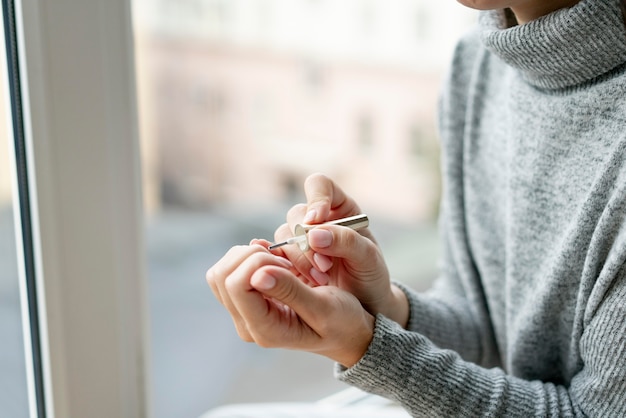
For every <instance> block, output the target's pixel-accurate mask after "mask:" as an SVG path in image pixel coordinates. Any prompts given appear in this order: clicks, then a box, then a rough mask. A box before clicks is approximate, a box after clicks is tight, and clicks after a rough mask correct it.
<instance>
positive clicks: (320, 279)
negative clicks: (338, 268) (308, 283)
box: [309, 268, 330, 286]
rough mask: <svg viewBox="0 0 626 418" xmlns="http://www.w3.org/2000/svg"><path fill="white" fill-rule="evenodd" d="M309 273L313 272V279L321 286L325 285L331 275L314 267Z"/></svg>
mask: <svg viewBox="0 0 626 418" xmlns="http://www.w3.org/2000/svg"><path fill="white" fill-rule="evenodd" d="M309 273H310V274H311V277H312V278H313V280H315V282H316V283H317V284H318V285H320V286H325V285H327V284H328V282H329V281H330V276H329V275H328V274H326V273H322V272H321V271H319V270H317V269H314V268H313V269H311V270H310V271H309Z"/></svg>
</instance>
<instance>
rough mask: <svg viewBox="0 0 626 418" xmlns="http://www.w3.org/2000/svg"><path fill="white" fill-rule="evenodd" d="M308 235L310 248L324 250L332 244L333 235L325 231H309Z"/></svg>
mask: <svg viewBox="0 0 626 418" xmlns="http://www.w3.org/2000/svg"><path fill="white" fill-rule="evenodd" d="M308 235H309V245H310V246H312V247H316V248H326V247H330V244H332V243H333V234H332V232H330V231H328V230H326V229H311V230H310V231H309V234H308Z"/></svg>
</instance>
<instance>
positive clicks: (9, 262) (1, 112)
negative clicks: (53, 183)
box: [0, 31, 29, 418]
mask: <svg viewBox="0 0 626 418" xmlns="http://www.w3.org/2000/svg"><path fill="white" fill-rule="evenodd" d="M2 33H4V31H2ZM2 38H3V39H2V40H4V36H3V37H2ZM4 45H5V43H4V42H2V46H3V51H2V58H1V59H0V66H2V71H0V74H2V78H1V80H0V96H1V97H2V101H0V340H1V341H2V344H0V416H3V417H16V418H20V417H28V416H29V405H28V386H27V371H26V354H25V353H26V350H25V347H24V334H23V330H22V322H23V321H22V309H21V304H20V283H19V273H18V253H17V243H16V235H15V232H16V231H15V222H16V219H15V216H14V212H13V208H14V201H13V187H12V183H13V181H12V180H13V179H14V176H15V173H13V172H12V168H13V166H14V165H13V163H12V159H13V158H14V157H13V156H12V155H11V152H12V150H13V146H12V144H11V143H10V142H9V141H11V140H13V133H12V132H11V129H10V127H11V120H10V114H11V109H10V107H7V105H8V104H9V92H8V88H7V82H8V79H7V71H6V65H7V63H6V60H5V59H6V51H5V50H4ZM15 207H17V206H15Z"/></svg>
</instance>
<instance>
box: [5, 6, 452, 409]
mask: <svg viewBox="0 0 626 418" xmlns="http://www.w3.org/2000/svg"><path fill="white" fill-rule="evenodd" d="M9 3H10V4H12V2H10V1H9V0H7V1H4V2H3V5H6V4H9ZM370 3H372V4H373V6H372V7H375V9H374V10H385V9H386V8H394V11H395V15H404V14H403V13H402V10H399V9H397V8H400V7H404V6H403V4H405V2H393V4H391V3H389V2H385V1H383V0H377V1H371V2H370ZM406 3H407V4H408V2H406ZM452 3H454V2H452ZM17 6H18V10H17V12H18V13H17V15H16V27H15V29H16V30H15V33H16V36H17V38H18V40H19V42H18V45H19V52H20V55H19V56H20V60H19V62H18V64H17V70H18V73H19V75H20V77H21V85H20V87H21V88H20V91H19V97H20V98H21V99H22V100H23V101H22V104H23V111H24V115H23V116H24V118H23V121H24V143H25V151H26V152H25V157H26V158H25V159H26V162H27V163H28V165H27V168H28V171H27V173H28V174H29V181H28V183H29V186H30V189H29V191H30V193H31V194H30V195H29V196H30V197H31V200H30V203H29V204H28V205H26V206H25V207H22V206H21V205H20V209H26V210H28V211H29V213H30V214H31V215H32V231H33V237H32V238H33V239H32V241H33V242H32V249H33V254H32V265H31V267H32V269H33V270H34V272H35V273H36V274H35V275H34V277H35V281H36V285H37V291H38V292H37V296H36V301H37V302H39V303H38V306H37V310H36V311H35V312H33V315H34V317H35V318H36V319H37V320H38V321H39V324H40V326H41V328H40V329H41V334H40V335H39V336H40V342H41V359H40V366H41V370H42V373H41V375H40V376H38V377H37V379H39V383H40V385H39V388H40V389H39V390H38V392H37V391H33V390H31V393H32V392H37V393H36V398H37V399H38V402H40V404H39V405H40V406H41V409H40V411H39V413H40V416H57V417H64V416H88V417H90V418H100V417H118V416H132V417H144V416H155V417H160V416H162V417H181V416H182V417H185V416H198V415H199V414H201V413H202V412H204V411H205V410H207V409H209V408H211V407H213V406H216V405H219V404H223V403H228V402H234V401H257V400H263V401H267V400H277V401H281V400H312V399H318V398H320V397H322V396H324V395H327V394H329V393H333V392H335V391H336V390H338V389H340V388H341V387H342V385H341V384H340V383H338V382H336V381H334V380H333V378H332V373H331V364H330V363H329V361H326V360H325V359H323V358H319V357H315V356H313V355H309V354H304V353H295V352H285V351H280V350H263V349H260V348H258V347H255V346H252V345H249V344H244V343H242V342H240V341H239V339H238V338H237V337H236V335H235V332H234V329H233V327H232V324H231V321H230V319H229V318H228V316H227V315H226V313H225V311H224V309H223V308H222V307H221V306H219V305H218V304H217V302H216V301H215V300H214V299H213V297H212V295H211V294H210V291H209V289H208V287H207V286H206V284H205V283H204V272H205V270H206V269H207V268H208V267H209V266H210V265H211V264H212V263H213V262H215V261H216V259H217V258H218V257H220V256H221V255H222V254H223V253H224V252H225V251H226V250H227V249H228V248H229V247H230V246H232V245H234V244H240V243H246V242H248V241H249V240H250V238H252V237H268V238H271V236H272V234H273V231H274V229H275V228H276V227H277V226H278V225H279V224H280V223H282V222H283V219H284V214H285V212H286V210H287V209H288V208H289V207H290V205H292V204H293V203H294V202H297V201H301V199H302V196H301V193H300V192H298V189H299V188H300V187H301V184H302V181H303V179H304V178H305V177H306V175H307V174H309V173H311V172H313V171H324V172H326V173H328V174H329V175H331V176H332V177H334V178H335V179H337V181H338V182H339V183H340V184H341V185H342V186H343V187H344V188H345V189H346V190H347V191H349V192H351V194H352V195H353V196H355V197H356V199H357V200H358V201H359V202H361V205H362V206H363V208H364V210H367V212H368V215H370V219H371V220H372V229H373V230H374V232H375V233H376V235H377V238H378V240H379V242H380V244H381V246H383V250H384V252H385V254H386V255H387V259H388V262H389V264H390V269H391V271H392V273H393V275H394V278H397V279H399V280H403V281H406V282H410V281H411V280H413V282H412V283H413V284H414V285H415V286H424V285H425V284H426V283H427V282H428V280H429V279H430V277H432V274H433V273H432V270H429V269H430V268H429V265H430V264H433V263H434V255H433V251H434V249H435V248H436V245H434V243H435V242H436V239H435V238H434V234H433V233H431V231H432V230H434V228H432V214H431V215H427V214H426V213H425V212H420V210H418V209H419V207H418V206H416V204H415V202H416V201H422V200H424V199H423V197H424V195H423V194H421V192H420V191H419V190H420V189H415V188H414V187H413V186H414V185H415V184H417V183H416V180H415V178H413V177H411V176H410V175H409V174H411V172H412V170H411V168H410V167H411V165H410V161H409V159H410V158H400V157H399V155H400V154H398V153H397V152H396V151H397V146H398V144H399V142H398V141H405V138H406V132H405V130H404V128H403V126H404V124H403V123H400V122H399V119H400V117H398V118H397V119H396V118H395V117H394V115H402V117H404V116H405V115H407V114H412V113H413V111H414V109H413V107H415V106H417V104H416V103H417V102H419V103H430V104H429V105H428V106H427V107H428V108H434V106H433V103H434V102H435V101H436V97H435V95H434V94H432V92H431V90H429V89H424V90H421V88H422V87H420V88H419V89H417V90H416V86H422V84H420V82H419V81H416V80H421V79H422V76H425V75H428V83H427V84H428V85H431V84H433V82H432V80H433V79H434V80H438V79H439V74H440V72H441V68H442V67H443V64H442V65H440V64H438V62H441V63H443V60H441V61H438V60H437V59H433V60H428V62H427V63H426V64H427V65H425V64H423V63H424V62H426V61H424V60H423V58H421V57H423V56H424V54H421V53H417V54H416V53H415V50H414V47H415V44H414V43H407V44H404V43H401V42H400V43H393V45H394V48H393V50H392V51H389V52H390V53H386V52H387V51H386V49H384V48H379V47H377V48H362V42H363V37H362V36H360V35H358V34H357V33H360V32H359V28H360V27H361V26H360V22H361V20H360V19H361V16H362V15H361V14H360V8H359V3H358V2H356V1H346V2H319V5H317V6H315V9H316V10H315V15H314V16H307V15H306V14H305V13H302V10H307V9H306V8H307V6H310V4H309V2H308V0H278V1H276V0H273V1H269V0H263V1H261V0H258V1H254V2H251V1H247V0H228V1H221V2H218V1H211V0H194V1H191V0H188V1H185V2H175V1H170V0H167V1H166V0H161V1H148V0H135V1H134V3H133V9H134V13H133V14H132V16H131V9H130V5H129V4H128V2H127V1H126V0H107V1H106V2H103V1H100V0H81V1H74V2H59V3H55V5H54V7H50V5H49V1H48V0H21V1H20V2H18V4H17ZM301 7H304V9H302V8H301ZM452 7H454V6H443V5H436V9H437V13H441V10H445V11H449V12H450V13H455V12H453V11H452V10H453V9H452ZM309 9H310V8H309ZM433 15H435V13H433ZM406 16H407V22H409V23H407V24H409V25H412V24H413V23H411V22H413V20H412V19H413V17H412V16H414V15H412V14H411V13H406ZM131 18H132V19H133V26H134V33H133V32H131V29H132V28H131ZM204 19H207V20H208V24H205V22H204ZM302 19H303V20H302ZM317 19H319V20H320V21H321V22H322V23H323V24H321V27H324V31H323V33H320V31H319V27H320V21H318V20H317ZM391 20H393V19H391ZM391 20H390V19H384V20H380V21H379V20H378V17H377V19H376V22H374V23H375V28H373V29H375V30H372V32H371V33H369V34H368V35H367V36H368V37H369V38H370V39H372V38H376V37H378V36H379V35H381V36H382V35H385V33H386V31H387V29H388V25H386V23H384V22H389V21H391ZM442 21H443V22H444V23H445V22H447V20H442ZM301 22H304V24H303V25H299V23H301ZM349 22H351V23H349ZM303 28H307V30H309V31H310V33H308V34H307V36H300V35H302V34H301V33H300V32H301V30H302V29H303ZM346 29H348V30H346ZM314 30H317V31H314ZM460 31H461V28H460V27H457V26H455V25H452V26H450V27H448V26H445V25H444V26H442V29H441V33H442V34H445V38H446V39H448V38H454V37H455V36H456V35H455V34H457V33H459V32H460ZM320 35H323V36H320ZM361 35H362V34H361ZM385 39H386V38H385ZM376 45H379V46H380V45H388V44H387V43H386V42H381V41H380V40H378V41H377V42H376ZM389 45H391V44H389ZM447 45H448V46H449V44H447ZM381 51H382V52H385V53H381ZM438 51H449V49H446V48H444V47H443V46H442V47H441V48H439V49H438ZM423 52H427V51H426V50H424V51H423ZM370 53H371V55H368V54H370ZM133 54H134V60H133ZM441 54H443V52H441ZM429 56H430V55H429ZM407 57H410V58H407ZM433 57H435V58H436V57H439V55H437V54H435V55H433ZM445 58H447V56H446V57H445ZM303 62H313V63H316V65H318V63H319V65H320V68H322V69H323V74H322V75H323V77H322V78H321V79H317V75H315V77H313V81H315V83H317V82H318V81H321V83H322V84H321V87H323V88H321V89H319V91H317V92H316V93H315V94H314V95H311V94H308V92H307V89H306V86H305V88H304V89H303V76H302V63H303ZM135 69H136V74H135V71H134V70H135ZM304 78H305V79H306V77H304ZM316 80H317V81H316ZM416 91H419V94H416ZM303 92H304V93H303ZM311 96H315V97H314V100H311ZM258 98H262V99H261V100H260V101H259V100H258ZM259 103H262V104H263V106H266V109H269V110H268V111H267V112H266V113H265V114H263V113H262V112H260V113H259V112H258V111H257V110H258V104H259ZM137 105H139V118H137V117H136V116H137ZM398 106H399V107H402V109H398ZM363 108H367V109H372V110H371V111H372V112H373V113H372V116H373V117H374V118H375V120H376V129H377V133H376V134H377V143H380V144H384V145H385V146H384V147H381V152H380V155H377V157H380V158H377V159H376V160H375V161H370V160H369V159H368V161H367V162H366V163H364V162H363V161H362V160H359V158H355V157H358V156H355V155H354V154H355V153H354V152H351V151H352V149H353V148H352V147H353V145H354V144H353V141H354V120H353V118H351V117H350V115H354V114H355V113H356V112H357V111H358V110H359V109H363ZM255 115H256V116H255ZM254 117H258V118H260V119H265V120H259V121H257V122H258V123H257V122H255V121H254V120H253V119H250V118H254ZM201 118H206V120H199V119H201ZM138 132H140V133H141V135H138ZM259 133H261V135H263V138H259V137H258V134H259ZM378 135H380V138H385V140H382V139H381V140H380V141H379V140H378ZM402 138H404V139H402ZM139 140H141V143H140V142H139ZM140 148H141V155H140V154H139V150H140ZM179 148H180V149H179ZM183 148H185V149H184V150H183ZM377 151H378V150H377ZM377 154H379V153H378V152H377ZM140 157H141V158H140ZM165 168H168V170H169V171H166V170H165ZM181 173H182V175H181ZM140 174H141V175H140ZM427 179H428V177H423V178H422V180H420V181H422V182H423V183H424V184H426V186H425V187H432V184H436V182H435V183H430V182H429V181H427ZM142 180H143V183H141V181H142ZM429 185H430V186H429ZM168 190H170V191H171V190H176V191H177V192H176V193H178V194H179V195H183V196H184V197H185V200H184V202H185V203H184V204H181V203H180V202H181V200H180V198H172V199H168V198H166V196H167V195H168V193H169V192H168ZM421 190H423V189H421ZM373 191H375V192H373ZM382 191H384V193H385V199H382V198H381V196H380V195H379V194H378V193H382ZM142 192H143V193H142ZM142 194H143V197H144V200H143V202H144V203H143V205H142V204H141V197H142ZM207 196H210V198H209V199H207ZM5 200H6V199H5ZM426 200H429V199H426ZM4 204H5V207H6V202H4ZM142 206H143V208H145V210H146V212H145V213H142V212H141V209H142ZM12 216H16V213H12ZM144 220H145V225H144ZM144 227H145V230H144ZM2 231H3V232H4V231H5V230H4V229H3V230H2ZM7 236H12V235H11V233H10V232H9V233H8V234H4V233H3V238H4V237H7ZM16 236H19V234H16ZM416 239H418V240H419V242H416V241H415V240H416ZM407 243H412V244H411V245H407ZM2 245H4V244H2ZM7 245H9V246H10V245H12V244H7ZM144 251H145V252H146V253H147V257H144V256H145V255H146V254H145V253H144ZM6 254H8V252H7V253H6ZM416 254H420V256H422V257H423V258H424V263H419V265H420V266H424V268H425V270H424V271H421V272H417V271H415V270H414V268H413V267H412V265H411V264H412V262H413V261H414V259H415V257H416ZM3 255H4V254H3ZM18 256H19V254H18ZM407 260H410V262H407ZM9 263H11V261H9ZM15 265H16V266H17V269H18V271H19V269H20V268H21V264H20V263H19V262H17V263H15ZM10 269H11V267H10V266H8V267H7V269H6V270H5V269H4V266H2V270H3V273H4V272H5V271H6V272H8V274H9V276H11V273H10ZM13 278H14V275H13ZM12 286H13V289H14V285H12ZM3 300H4V299H3ZM7 300H8V299H7ZM7 306H8V305H7ZM2 307H3V308H4V307H5V305H4V303H3V305H2ZM148 313H150V314H151V316H152V318H151V320H150V321H149V322H148V317H149V315H148ZM12 315H13V318H15V316H14V315H15V312H14V313H13V314H12ZM2 318H3V320H4V318H5V317H4V316H3V317H2ZM7 318H9V316H7ZM11 326H14V325H11ZM13 329H14V330H15V328H13ZM148 330H149V331H150V332H148ZM7 332H8V331H7ZM18 338H19V337H18ZM3 341H4V340H3ZM12 341H13V343H15V344H18V345H19V344H20V343H19V341H18V340H15V339H12ZM3 349H4V345H3ZM18 350H19V348H18ZM24 358H25V359H28V357H27V356H24ZM11 364H12V365H13V366H15V367H17V369H16V370H21V366H20V365H19V360H18V361H16V362H13V361H12V362H11ZM24 364H25V367H26V370H28V367H29V365H28V361H27V360H24ZM3 372H4V370H3ZM15 376H16V377H15V379H13V380H12V383H13V384H15V385H16V387H17V386H18V385H21V383H19V382H18V379H22V382H24V381H25V382H26V383H27V385H26V386H27V387H33V386H35V385H33V384H31V385H28V382H29V379H30V380H33V381H34V380H36V379H35V378H34V376H33V375H31V374H30V373H29V372H25V373H24V374H23V377H22V378H20V377H17V375H15ZM268 376H272V379H271V380H270V379H268V378H267V377H268ZM303 376H304V377H305V378H304V379H302V377H303ZM276 394H280V396H276ZM24 399H25V397H24V396H22V397H21V400H20V396H19V395H16V397H15V398H14V399H13V400H15V401H16V405H18V406H17V408H18V409H22V407H23V405H24ZM31 404H32V402H31ZM4 405H5V404H4V403H3V406H4ZM6 405H8V404H6ZM44 411H45V412H44ZM2 412H4V411H2ZM12 412H13V411H11V413H12ZM19 413H20V412H17V414H19ZM18 416H19V415H18Z"/></svg>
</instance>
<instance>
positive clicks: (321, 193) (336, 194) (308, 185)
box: [302, 173, 360, 224]
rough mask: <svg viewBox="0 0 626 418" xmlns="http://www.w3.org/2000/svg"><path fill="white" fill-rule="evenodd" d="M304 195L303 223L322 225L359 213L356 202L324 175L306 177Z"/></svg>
mask: <svg viewBox="0 0 626 418" xmlns="http://www.w3.org/2000/svg"><path fill="white" fill-rule="evenodd" d="M304 193H305V195H306V197H307V212H306V214H305V215H304V218H303V219H302V222H304V223H308V224H316V223H322V222H326V221H329V220H334V219H338V218H342V217H346V216H350V215H357V214H359V213H360V209H359V207H358V205H357V204H356V202H355V201H354V200H353V199H352V198H350V197H349V196H348V195H346V194H345V193H344V191H343V190H342V189H341V188H340V187H339V186H338V185H337V184H336V183H335V182H334V181H333V180H331V179H330V178H329V177H327V176H326V175H324V174H321V173H316V174H312V175H310V176H309V177H307V179H306V180H305V182H304Z"/></svg>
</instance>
